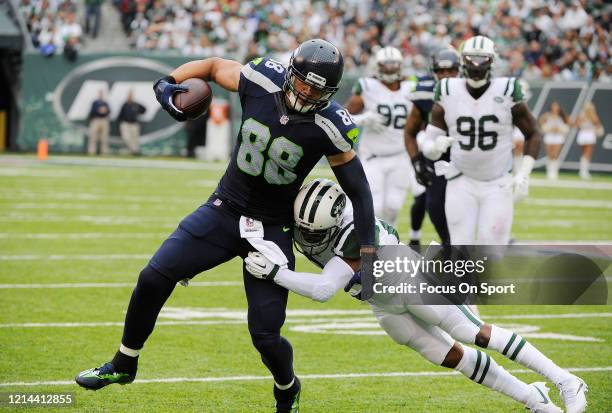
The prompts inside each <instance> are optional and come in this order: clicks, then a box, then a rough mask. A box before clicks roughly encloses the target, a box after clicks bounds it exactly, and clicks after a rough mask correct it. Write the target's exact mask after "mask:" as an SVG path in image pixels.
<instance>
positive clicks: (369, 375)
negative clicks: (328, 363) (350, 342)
mask: <svg viewBox="0 0 612 413" xmlns="http://www.w3.org/2000/svg"><path fill="white" fill-rule="evenodd" d="M567 370H569V371H570V372H576V373H580V372H590V373H599V372H608V371H612V366H605V367H569V368H567ZM508 371H509V372H510V373H513V374H523V373H533V371H532V370H527V369H510V370H508ZM460 375H461V373H459V372H458V371H455V370H451V371H396V372H386V373H384V372H381V373H336V374H300V379H302V380H304V379H305V380H320V379H359V378H375V377H431V376H434V377H435V376H460ZM271 379H272V376H226V377H166V378H157V379H136V380H135V381H134V383H133V384H149V383H224V382H232V381H260V380H266V381H267V380H271ZM74 384H75V383H74V381H73V380H57V381H32V382H24V381H17V382H8V383H0V387H12V386H15V387H33V386H68V385H70V386H74Z"/></svg>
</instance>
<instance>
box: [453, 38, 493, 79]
mask: <svg viewBox="0 0 612 413" xmlns="http://www.w3.org/2000/svg"><path fill="white" fill-rule="evenodd" d="M495 55H496V53H495V43H493V40H491V39H489V38H488V37H485V36H475V37H472V38H469V39H467V40H466V41H464V42H463V44H462V45H461V74H462V75H463V77H465V78H466V79H467V83H468V85H470V86H471V87H473V88H481V87H483V86H484V85H486V84H487V82H489V79H491V72H492V71H493V62H494V60H495Z"/></svg>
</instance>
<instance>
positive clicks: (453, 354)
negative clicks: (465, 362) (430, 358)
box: [442, 342, 463, 369]
mask: <svg viewBox="0 0 612 413" xmlns="http://www.w3.org/2000/svg"><path fill="white" fill-rule="evenodd" d="M462 358H463V348H462V347H461V345H460V344H459V343H457V342H455V343H454V344H453V346H452V347H451V349H450V350H449V351H448V353H447V354H446V357H445V358H444V361H443V362H442V367H447V368H449V369H454V368H455V367H457V365H458V364H459V362H460V361H461V359H462Z"/></svg>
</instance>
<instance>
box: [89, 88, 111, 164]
mask: <svg viewBox="0 0 612 413" xmlns="http://www.w3.org/2000/svg"><path fill="white" fill-rule="evenodd" d="M109 131H110V107H109V106H108V103H107V102H106V100H105V99H104V90H100V91H99V92H98V98H97V99H96V100H94V101H93V103H92V104H91V110H90V111H89V143H88V145H87V154H89V155H95V154H96V152H97V146H98V142H99V143H100V155H107V154H108V140H109Z"/></svg>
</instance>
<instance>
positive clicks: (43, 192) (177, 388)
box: [0, 156, 612, 412]
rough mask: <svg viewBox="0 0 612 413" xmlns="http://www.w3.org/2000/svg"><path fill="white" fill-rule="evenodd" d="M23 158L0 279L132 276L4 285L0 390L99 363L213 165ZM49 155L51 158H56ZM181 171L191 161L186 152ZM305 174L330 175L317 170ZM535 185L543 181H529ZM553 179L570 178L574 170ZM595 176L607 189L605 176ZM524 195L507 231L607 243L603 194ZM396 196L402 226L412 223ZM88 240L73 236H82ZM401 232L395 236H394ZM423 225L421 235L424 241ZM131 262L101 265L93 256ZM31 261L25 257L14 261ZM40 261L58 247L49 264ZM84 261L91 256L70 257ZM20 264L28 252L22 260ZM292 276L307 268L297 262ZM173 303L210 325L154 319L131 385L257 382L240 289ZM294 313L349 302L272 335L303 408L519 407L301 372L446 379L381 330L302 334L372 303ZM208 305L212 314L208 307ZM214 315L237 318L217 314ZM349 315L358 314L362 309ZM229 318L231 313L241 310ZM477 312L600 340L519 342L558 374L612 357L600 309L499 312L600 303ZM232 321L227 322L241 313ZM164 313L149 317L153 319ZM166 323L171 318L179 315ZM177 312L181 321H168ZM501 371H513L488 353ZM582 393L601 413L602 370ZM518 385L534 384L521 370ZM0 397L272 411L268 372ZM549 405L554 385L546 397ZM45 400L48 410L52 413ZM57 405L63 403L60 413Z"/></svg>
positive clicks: (419, 385)
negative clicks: (287, 350)
mask: <svg viewBox="0 0 612 413" xmlns="http://www.w3.org/2000/svg"><path fill="white" fill-rule="evenodd" d="M71 159H72V158H70V157H66V158H59V163H32V162H31V161H30V158H28V157H15V156H13V157H0V183H1V185H0V284H20V283H40V284H51V283H93V282H95V283H127V286H122V287H116V288H55V289H49V288H41V289H32V288H28V289H0V310H1V311H0V326H1V327H0V355H1V356H0V384H2V383H11V382H36V381H53V382H55V381H70V380H72V379H73V377H74V376H75V374H76V373H78V372H79V371H80V370H83V369H86V368H89V367H93V366H97V365H99V364H101V363H102V362H105V361H107V360H108V359H109V358H110V357H111V356H112V354H113V353H114V351H115V350H116V348H117V345H118V344H119V340H120V337H121V330H122V327H121V323H122V321H123V317H124V315H125V309H126V306H127V302H128V300H129V297H130V294H131V290H132V284H133V283H135V281H136V277H137V275H138V272H139V271H140V269H141V268H142V267H143V266H144V265H145V264H146V262H147V259H148V257H149V256H150V255H151V254H152V253H153V252H154V251H155V249H156V248H157V247H158V246H159V244H160V243H161V241H163V239H164V238H165V236H166V235H167V234H168V233H169V232H171V231H172V230H173V229H174V228H175V227H176V225H177V223H178V222H179V220H180V219H181V218H182V217H183V216H185V215H186V214H188V213H189V212H191V211H192V210H193V209H195V208H196V207H197V206H198V205H199V204H201V203H202V202H204V201H205V200H206V198H207V197H208V195H209V194H210V192H211V191H212V189H213V187H214V185H215V183H216V181H217V180H218V178H219V177H220V175H221V173H222V166H219V165H217V166H215V165H213V166H212V167H210V168H207V169H199V170H198V169H195V170H184V169H177V168H170V169H161V168H144V167H101V166H75V165H68V164H62V162H63V161H66V162H70V161H71ZM56 160H57V158H55V159H52V162H53V161H56ZM184 165H187V166H190V165H197V164H195V163H194V162H189V161H186V162H184ZM316 173H323V174H325V175H326V176H329V172H328V171H327V170H325V169H322V170H321V171H318V172H316ZM535 177H536V178H542V177H543V176H542V175H541V174H537V173H536V174H535ZM562 179H563V180H564V181H571V182H581V181H577V180H576V179H575V177H574V176H573V175H572V176H570V175H564V176H562ZM592 182H595V183H602V184H612V179H611V178H610V177H606V176H595V178H594V179H593V181H592ZM530 199H531V200H535V201H536V202H544V203H546V205H536V204H530V203H529V202H527V203H523V204H519V205H518V206H517V208H516V211H515V217H514V227H513V236H514V237H515V238H516V239H518V240H594V241H596V240H611V239H612V208H611V207H610V204H612V190H610V189H588V188H578V189H576V188H563V187H561V188H559V187H541V186H533V187H532V188H531V190H530ZM555 200H565V201H567V200H570V201H571V200H574V201H576V202H578V203H580V202H584V201H593V203H591V204H590V205H589V206H582V207H580V206H575V205H570V206H568V205H555V202H556V201H555ZM409 206H410V202H407V204H406V206H405V208H404V211H402V214H401V219H400V224H399V231H400V233H401V234H403V235H406V234H407V232H408V225H409V221H408V220H409V218H408V217H409V211H408V209H409ZM84 233H87V234H90V236H89V238H86V239H81V238H78V237H79V234H84ZM404 238H405V236H404ZM434 238H435V233H434V231H433V227H432V226H431V224H430V223H429V220H428V219H426V221H425V225H424V227H423V240H429V239H434ZM110 254H122V255H129V256H130V257H126V258H122V259H113V260H106V259H104V258H102V257H101V258H99V259H96V257H95V256H96V255H100V256H104V255H110ZM18 255H19V256H30V257H22V259H11V258H17V257H16V256H18ZM50 255H56V256H64V257H63V258H61V257H56V258H61V259H49V256H50ZM81 255H91V256H92V257H90V258H89V259H78V258H77V257H78V256H81ZM25 258H28V259H25ZM298 269H300V270H303V271H308V270H314V267H313V266H311V265H310V264H309V263H307V262H306V261H305V260H304V259H299V260H298ZM241 280H242V274H241V270H240V261H239V260H232V261H230V262H228V263H226V264H224V265H221V266H219V267H217V268H215V269H214V270H211V271H209V272H207V273H205V274H202V275H200V276H198V277H197V278H196V279H195V280H194V281H233V282H236V283H240V282H241ZM166 307H168V308H171V309H172V308H174V309H185V308H190V309H193V310H195V311H199V312H200V313H201V314H200V316H199V317H195V318H191V319H190V320H191V321H202V320H204V321H208V322H211V324H205V325H202V324H199V325H198V324H196V325H185V324H178V325H163V324H160V325H158V327H157V328H156V329H155V331H154V333H153V335H152V336H151V338H150V340H149V341H148V342H147V345H146V347H145V350H144V351H143V354H142V357H141V361H140V367H139V376H138V378H139V379H155V378H173V377H174V378H177V377H186V378H210V377H216V378H224V377H233V376H267V375H268V372H267V370H266V369H265V368H264V367H263V365H262V364H261V362H260V360H259V356H258V354H257V352H256V351H255V349H254V348H253V347H252V345H251V343H250V338H249V335H248V331H247V326H246V324H245V323H244V322H243V316H242V315H241V314H242V313H241V312H244V310H245V308H246V301H245V297H244V292H243V288H242V286H240V285H231V286H210V287H206V286H204V287H199V286H191V287H189V288H186V289H185V288H182V287H177V289H176V291H175V293H174V294H173V295H172V297H171V298H170V299H169V301H168V303H167V304H166ZM288 308H289V310H304V309H311V310H320V311H322V310H332V309H335V310H355V311H358V313H351V314H341V315H329V316H328V315H323V314H320V313H319V314H315V315H314V316H309V315H296V314H292V313H289V315H288V317H287V323H286V325H285V327H284V329H283V334H284V335H285V336H286V337H287V338H288V339H289V340H290V341H291V342H292V344H293V346H294V350H295V366H296V372H297V373H298V374H299V375H302V376H304V377H305V378H304V379H303V380H302V382H303V395H302V404H301V405H302V411H304V412H329V411H336V412H424V411H432V412H439V411H440V412H518V411H522V407H521V406H520V405H519V404H517V403H514V402H512V401H511V400H509V399H507V398H506V397H504V396H502V395H500V394H498V393H495V392H492V391H489V390H487V389H485V388H483V387H481V386H478V385H476V384H474V383H472V382H470V381H468V380H467V379H465V378H464V377H463V376H457V375H454V376H407V377H351V378H347V377H341V378H309V375H318V374H345V373H365V374H367V373H389V372H446V371H447V370H445V369H443V368H440V367H436V366H433V365H431V364H430V363H428V362H427V361H425V360H424V359H422V358H421V357H420V356H419V355H417V354H416V353H415V352H413V351H411V350H410V349H407V348H405V347H400V346H398V345H395V344H393V343H392V342H391V340H390V339H389V338H388V337H386V336H384V335H346V334H334V333H308V332H304V331H303V330H301V329H300V328H302V327H307V326H309V325H312V324H316V320H314V319H319V321H320V322H326V321H327V322H331V321H334V322H340V323H341V322H344V323H350V320H353V321H359V322H360V323H366V324H367V325H368V327H364V331H369V332H377V331H378V332H379V331H380V330H379V329H377V328H376V327H375V321H374V319H373V317H371V316H370V315H369V314H368V307H367V306H365V305H363V304H360V303H358V302H356V301H354V300H352V299H350V297H348V296H346V295H344V294H339V295H338V296H337V297H335V298H334V299H333V300H332V301H331V302H329V303H327V304H325V305H323V304H318V303H314V302H312V301H310V300H307V299H305V298H302V297H299V296H297V295H294V294H292V295H291V296H290V300H289V307H288ZM215 309H217V310H215ZM213 311H217V312H218V313H219V312H221V313H224V312H225V313H227V312H228V311H231V312H232V313H233V314H234V316H233V317H230V318H223V317H221V316H219V314H216V315H215V314H210V313H211V312H213ZM359 311H360V312H359ZM236 312H237V313H236ZM481 312H482V313H483V316H484V318H485V319H487V320H491V321H493V322H499V324H503V325H507V326H510V327H509V328H512V329H518V330H520V331H521V334H524V332H525V331H526V329H527V330H529V329H530V328H531V329H534V328H535V329H538V331H537V332H538V333H556V334H566V335H573V336H579V337H591V338H595V339H597V340H599V341H593V342H588V341H586V342H585V341H575V340H573V341H572V340H560V339H537V338H533V339H529V340H530V342H532V343H533V344H534V345H536V346H537V347H538V348H540V349H541V350H542V351H543V352H544V353H545V354H547V355H548V356H549V357H551V358H552V359H553V360H554V361H556V362H557V363H558V364H560V365H562V366H565V367H583V368H584V367H586V368H589V367H591V368H592V367H609V366H612V348H611V346H610V341H611V340H612V331H611V330H610V317H609V316H607V317H601V316H599V317H586V318H535V319H519V318H513V319H507V318H503V317H507V316H508V315H517V316H518V315H520V314H526V315H533V314H547V315H553V314H567V313H589V312H591V313H609V312H610V307H608V306H599V307H595V306H581V307H577V306H573V307H561V306H556V307H554V306H547V307H544V306H513V307H501V306H497V307H493V306H489V307H484V306H483V307H481ZM236 314H237V315H236ZM168 321H172V319H170V318H168V317H160V323H162V322H165V323H167V322H168ZM175 321H176V320H175ZM178 321H180V320H178ZM101 322H111V323H115V324H112V325H108V326H74V327H67V326H64V327H51V326H43V327H24V326H15V327H7V326H6V325H7V324H18V325H22V324H24V323H43V324H44V323H101ZM493 356H494V358H495V359H496V361H497V362H498V363H499V364H501V365H503V366H505V367H506V368H508V369H523V367H522V366H520V365H518V364H515V363H512V362H508V361H507V360H506V359H505V358H503V357H502V356H500V355H498V354H493ZM578 374H579V375H580V376H581V377H583V378H584V379H585V380H586V381H587V383H588V384H589V386H590V392H589V394H588V396H589V410H588V411H593V412H604V411H611V410H612V385H611V378H610V374H611V372H610V371H595V372H593V371H591V372H580V373H578ZM517 376H518V377H519V378H521V379H522V380H524V381H527V382H531V381H537V380H542V379H541V378H540V377H538V376H537V375H535V374H533V373H517ZM3 391H39V392H43V391H48V392H67V391H71V392H75V393H76V398H77V407H76V410H78V411H127V410H130V411H134V412H141V411H142V412H153V411H164V412H166V411H168V412H179V411H181V412H182V411H205V412H260V411H261V412H266V411H272V409H273V399H272V396H271V380H267V379H256V380H238V381H227V380H226V381H219V382H179V383H141V384H137V383H135V384H133V385H130V386H110V387H109V388H106V389H104V390H102V391H99V392H85V391H83V390H81V389H80V388H78V387H77V386H76V385H74V384H66V385H38V386H28V387H23V386H15V385H14V386H0V392H3ZM551 395H552V397H553V399H554V400H555V401H556V402H557V403H558V404H559V403H560V399H559V397H558V394H557V393H556V390H554V389H553V390H552V391H551ZM52 410H53V409H49V408H47V409H46V410H45V411H52ZM60 411H61V410H60Z"/></svg>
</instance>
